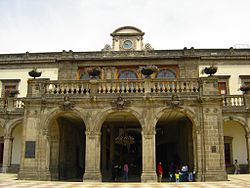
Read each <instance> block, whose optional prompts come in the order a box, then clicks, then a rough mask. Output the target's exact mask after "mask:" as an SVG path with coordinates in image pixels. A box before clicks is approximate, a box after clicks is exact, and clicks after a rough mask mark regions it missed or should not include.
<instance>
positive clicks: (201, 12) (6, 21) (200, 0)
mask: <svg viewBox="0 0 250 188" xmlns="http://www.w3.org/2000/svg"><path fill="white" fill-rule="evenodd" d="M126 25H131V26H135V27H138V28H139V29H141V30H142V31H144V32H145V35H144V43H150V44H151V45H152V47H153V48H154V49H157V50H161V49H183V48H184V47H188V48H190V47H194V48H230V47H231V46H233V47H234V46H235V45H237V46H236V47H238V46H239V44H240V46H241V47H250V0H0V53H1V54H3V53H25V52H26V51H29V52H60V51H62V50H67V51H68V50H73V51H99V50H101V49H102V48H103V47H104V46H105V44H111V43H112V38H111V36H110V33H112V32H113V31H114V30H115V29H117V28H118V27H121V26H126Z"/></svg>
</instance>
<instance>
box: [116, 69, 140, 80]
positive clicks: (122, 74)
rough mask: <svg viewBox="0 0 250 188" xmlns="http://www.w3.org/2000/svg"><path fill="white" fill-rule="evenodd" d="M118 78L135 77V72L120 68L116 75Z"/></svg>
mask: <svg viewBox="0 0 250 188" xmlns="http://www.w3.org/2000/svg"><path fill="white" fill-rule="evenodd" d="M118 78H119V79H136V78H137V74H136V73H135V72H134V71H132V70H122V71H120V72H119V75H118Z"/></svg>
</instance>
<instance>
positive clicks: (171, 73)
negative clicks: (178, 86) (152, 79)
mask: <svg viewBox="0 0 250 188" xmlns="http://www.w3.org/2000/svg"><path fill="white" fill-rule="evenodd" d="M157 78H176V72H175V70H170V69H161V70H160V71H159V73H158V74H157Z"/></svg>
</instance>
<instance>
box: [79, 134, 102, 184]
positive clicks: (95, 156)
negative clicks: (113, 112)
mask: <svg viewBox="0 0 250 188" xmlns="http://www.w3.org/2000/svg"><path fill="white" fill-rule="evenodd" d="M85 133H86V157H85V173H84V175H83V181H95V182H101V181H102V175H101V170H100V158H101V155H100V154H101V133H100V132H92V131H86V132H85Z"/></svg>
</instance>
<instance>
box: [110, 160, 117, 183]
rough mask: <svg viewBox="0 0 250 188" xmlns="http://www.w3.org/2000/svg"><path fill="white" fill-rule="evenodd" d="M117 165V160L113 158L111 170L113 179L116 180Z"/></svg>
mask: <svg viewBox="0 0 250 188" xmlns="http://www.w3.org/2000/svg"><path fill="white" fill-rule="evenodd" d="M115 165H116V162H115V160H112V167H111V172H112V180H113V181H115Z"/></svg>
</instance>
